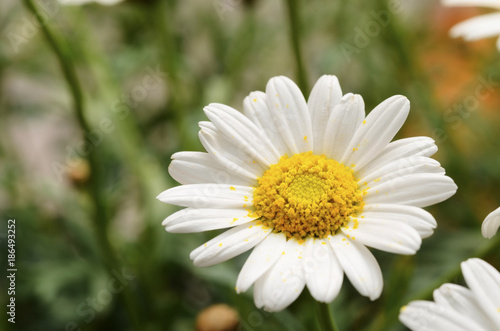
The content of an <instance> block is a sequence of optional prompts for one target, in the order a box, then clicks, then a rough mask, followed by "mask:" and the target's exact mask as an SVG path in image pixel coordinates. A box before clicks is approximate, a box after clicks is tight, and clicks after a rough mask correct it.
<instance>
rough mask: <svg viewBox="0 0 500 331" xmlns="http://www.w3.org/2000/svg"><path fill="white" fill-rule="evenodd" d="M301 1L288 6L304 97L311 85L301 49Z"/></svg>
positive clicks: (298, 72)
mask: <svg viewBox="0 0 500 331" xmlns="http://www.w3.org/2000/svg"><path fill="white" fill-rule="evenodd" d="M298 1H300V0H287V5H288V17H289V22H290V38H291V42H292V49H293V54H294V56H295V65H296V70H297V78H298V80H299V84H298V85H299V87H300V89H301V90H302V93H303V94H304V96H307V94H306V93H309V84H308V81H307V74H306V70H305V66H304V62H303V60H302V53H301V51H300V50H301V48H300V22H299V16H298V13H299V12H300V10H299V8H298V7H299V3H298Z"/></svg>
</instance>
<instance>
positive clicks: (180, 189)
mask: <svg viewBox="0 0 500 331" xmlns="http://www.w3.org/2000/svg"><path fill="white" fill-rule="evenodd" d="M156 198H157V199H158V200H160V201H161V202H165V203H169V204H172V205H177V206H182V207H193V208H246V207H247V206H252V205H253V188H252V187H248V186H240V185H227V184H190V185H180V186H176V187H173V188H171V189H168V190H166V191H163V192H162V193H160V195H158V196H157V197H156Z"/></svg>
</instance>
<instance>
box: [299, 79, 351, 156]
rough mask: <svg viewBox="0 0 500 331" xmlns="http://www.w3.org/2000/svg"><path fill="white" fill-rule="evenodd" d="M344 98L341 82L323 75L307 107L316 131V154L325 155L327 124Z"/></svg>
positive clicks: (313, 90) (315, 86)
mask: <svg viewBox="0 0 500 331" xmlns="http://www.w3.org/2000/svg"><path fill="white" fill-rule="evenodd" d="M341 98H342V89H341V88H340V84H339V80H338V79H337V77H335V76H332V75H323V76H321V77H320V79H318V81H317V82H316V84H315V85H314V87H313V89H312V91H311V94H310V96H309V99H308V100H307V107H308V108H309V111H310V112H311V122H312V127H313V130H314V149H313V152H314V154H317V155H321V154H323V153H324V152H323V138H324V136H325V129H326V124H327V122H328V118H329V117H330V113H331V112H332V111H333V108H334V107H335V106H336V105H337V104H338V103H339V102H340V99H341Z"/></svg>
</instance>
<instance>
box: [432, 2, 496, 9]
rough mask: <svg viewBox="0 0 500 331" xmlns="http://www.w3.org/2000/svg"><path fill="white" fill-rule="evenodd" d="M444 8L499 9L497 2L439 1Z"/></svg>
mask: <svg viewBox="0 0 500 331" xmlns="http://www.w3.org/2000/svg"><path fill="white" fill-rule="evenodd" d="M441 3H442V4H443V5H444V6H456V7H491V8H498V9H500V3H499V2H498V0H441Z"/></svg>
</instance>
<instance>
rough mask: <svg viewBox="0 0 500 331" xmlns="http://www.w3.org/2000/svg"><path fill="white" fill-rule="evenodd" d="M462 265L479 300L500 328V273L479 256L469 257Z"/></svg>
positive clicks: (465, 276) (463, 271)
mask: <svg viewBox="0 0 500 331" xmlns="http://www.w3.org/2000/svg"><path fill="white" fill-rule="evenodd" d="M460 266H461V267H462V273H463V275H464V278H465V281H466V282H467V285H468V286H469V288H470V289H471V291H472V293H474V296H475V297H476V300H477V302H478V303H479V305H480V306H481V307H482V308H483V311H484V312H485V313H486V314H487V315H488V316H489V317H490V318H491V320H492V321H493V322H494V323H495V325H496V326H497V327H498V328H499V329H500V273H499V272H498V271H497V270H496V269H495V268H493V267H492V266H491V265H490V264H488V263H486V262H485V261H483V260H481V259H477V258H472V259H468V260H467V261H465V262H462V263H461V265H460Z"/></svg>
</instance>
